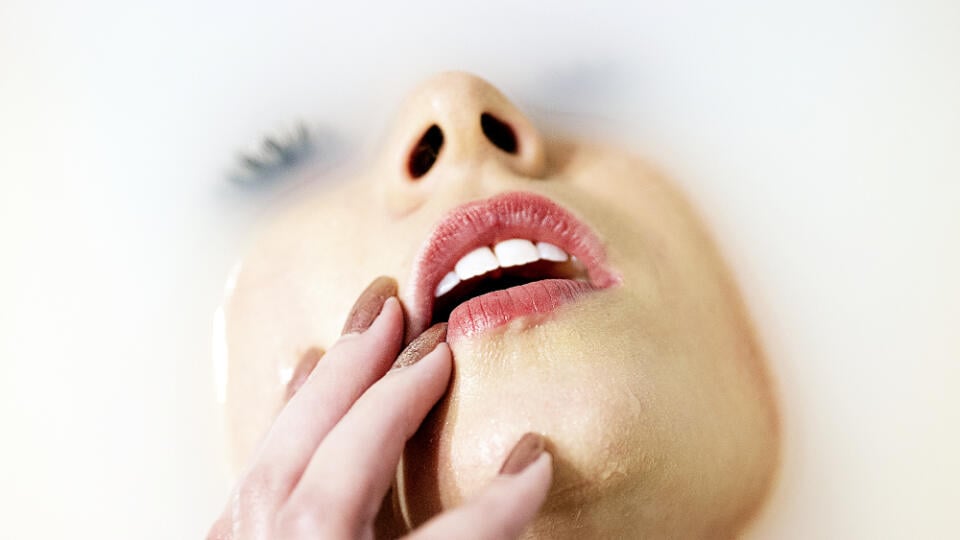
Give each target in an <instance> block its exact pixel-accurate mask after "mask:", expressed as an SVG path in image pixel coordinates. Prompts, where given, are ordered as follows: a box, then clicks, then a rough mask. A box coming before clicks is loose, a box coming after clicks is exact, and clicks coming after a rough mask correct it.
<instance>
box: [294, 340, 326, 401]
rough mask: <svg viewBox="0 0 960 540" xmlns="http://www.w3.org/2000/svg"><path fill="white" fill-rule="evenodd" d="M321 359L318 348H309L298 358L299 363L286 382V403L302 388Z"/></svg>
mask: <svg viewBox="0 0 960 540" xmlns="http://www.w3.org/2000/svg"><path fill="white" fill-rule="evenodd" d="M322 357H323V349H321V348H319V347H310V348H309V349H307V352H305V353H303V356H301V357H300V362H299V363H297V368H296V369H294V370H293V376H292V377H290V380H289V381H288V382H287V392H286V401H290V398H292V397H293V395H294V394H296V393H297V390H299V389H300V387H301V386H303V383H305V382H306V381H307V377H309V376H310V374H311V373H313V368H315V367H316V366H317V362H319V361H320V358H322Z"/></svg>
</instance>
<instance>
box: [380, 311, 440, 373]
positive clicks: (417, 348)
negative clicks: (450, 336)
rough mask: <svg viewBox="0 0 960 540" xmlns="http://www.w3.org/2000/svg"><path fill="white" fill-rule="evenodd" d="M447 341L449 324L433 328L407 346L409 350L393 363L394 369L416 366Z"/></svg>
mask: <svg viewBox="0 0 960 540" xmlns="http://www.w3.org/2000/svg"><path fill="white" fill-rule="evenodd" d="M445 339H447V323H445V322H442V323H437V324H435V325H433V326H431V327H430V328H428V329H427V330H426V332H424V333H422V334H420V335H419V336H417V338H416V339H414V340H413V341H411V342H410V344H409V345H407V348H405V349H404V350H403V352H402V353H400V356H398V357H397V361H396V362H394V363H393V369H398V368H402V367H407V366H412V365H413V364H416V363H417V362H419V361H420V359H421V358H423V357H424V356H426V355H428V354H430V351H432V350H434V349H436V348H437V345H439V344H440V343H442V342H443V340H445Z"/></svg>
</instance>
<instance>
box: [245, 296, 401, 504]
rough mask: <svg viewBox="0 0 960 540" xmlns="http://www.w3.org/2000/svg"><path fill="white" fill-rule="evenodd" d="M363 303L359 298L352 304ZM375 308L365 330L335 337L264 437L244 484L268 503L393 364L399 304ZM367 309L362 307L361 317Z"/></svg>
mask: <svg viewBox="0 0 960 540" xmlns="http://www.w3.org/2000/svg"><path fill="white" fill-rule="evenodd" d="M375 284H376V282H375ZM369 292H370V290H369V288H368V291H365V293H364V296H369V295H368V293H369ZM364 301H365V299H364V297H361V300H359V301H358V302H357V303H358V304H361V303H363V302H364ZM366 301H367V303H368V304H369V303H371V302H370V301H369V298H367V299H366ZM376 302H380V303H381V304H382V308H376V309H379V314H378V315H377V316H376V318H375V319H373V320H372V324H369V323H368V324H369V328H368V329H366V330H365V331H363V332H362V333H359V334H357V333H351V334H347V335H345V336H343V337H341V338H340V339H339V340H338V341H337V342H336V343H335V344H334V345H333V346H332V347H331V348H330V350H329V351H327V353H326V354H325V355H324V356H323V359H322V360H320V361H319V362H318V363H317V365H316V367H315V368H314V369H313V372H312V373H311V375H310V376H309V377H308V378H307V380H306V381H305V382H304V383H303V386H302V387H301V388H300V389H299V390H298V391H297V392H296V393H295V394H294V395H293V396H292V397H291V399H290V401H289V402H288V403H287V405H286V407H284V408H283V410H282V411H281V412H280V414H279V415H278V416H277V418H276V420H275V421H274V424H273V426H272V427H271V428H270V431H269V432H268V433H267V436H266V438H265V439H264V442H263V444H262V445H261V448H260V451H259V452H258V454H257V457H256V458H255V461H254V463H253V465H252V467H251V469H250V472H249V473H248V478H250V479H252V480H253V481H254V482H258V483H260V484H263V485H262V489H264V490H267V491H269V492H270V493H269V494H270V495H271V496H272V497H279V498H283V497H286V496H287V495H288V494H289V493H290V491H291V490H292V489H293V487H294V486H295V485H296V482H297V480H298V479H299V478H300V476H301V475H302V474H303V471H304V469H305V468H306V467H307V464H308V463H309V462H310V457H311V456H312V455H313V453H314V451H315V450H316V448H317V447H318V446H319V445H320V442H321V441H322V440H323V438H324V437H325V436H326V435H327V433H328V432H329V431H330V429H332V428H333V426H334V425H336V423H337V422H338V421H339V420H340V419H341V418H342V417H343V415H344V414H346V412H347V411H348V410H349V409H350V406H351V405H353V403H354V402H355V401H356V400H357V398H359V397H360V396H361V395H362V394H363V392H364V391H366V389H367V388H369V387H370V385H372V384H373V383H374V382H376V380H377V379H379V378H380V377H382V376H383V374H384V373H385V372H386V371H387V370H388V369H389V368H390V365H391V363H392V362H393V360H394V359H395V358H396V355H397V351H398V349H399V348H400V340H401V339H402V336H403V313H402V310H401V308H400V304H399V302H398V301H397V299H396V298H394V297H388V298H385V299H383V298H380V299H376V298H375V299H374V301H373V303H376ZM373 309H375V308H370V307H369V306H368V307H367V308H366V309H365V311H363V313H364V314H366V315H369V313H370V311H371V310H373Z"/></svg>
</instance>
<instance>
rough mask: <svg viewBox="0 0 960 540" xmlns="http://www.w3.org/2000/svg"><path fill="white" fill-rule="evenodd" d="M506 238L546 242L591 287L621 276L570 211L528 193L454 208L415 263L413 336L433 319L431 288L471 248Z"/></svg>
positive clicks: (611, 282) (411, 301)
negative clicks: (579, 267) (571, 261)
mask: <svg viewBox="0 0 960 540" xmlns="http://www.w3.org/2000/svg"><path fill="white" fill-rule="evenodd" d="M510 238H526V239H529V240H534V241H542V242H549V243H551V244H555V245H557V246H559V247H560V248H562V249H563V250H564V251H566V252H567V253H569V254H570V255H572V256H574V257H576V258H577V259H579V260H580V261H581V262H582V264H583V265H584V267H585V268H586V270H587V273H588V277H589V280H590V283H591V285H593V286H594V287H597V288H605V287H610V286H612V285H614V284H616V283H617V282H618V281H619V277H618V276H617V275H616V274H615V273H614V272H613V271H612V270H611V269H610V268H609V267H608V266H607V264H606V255H605V252H604V248H603V245H602V244H601V242H600V240H599V239H598V238H597V236H596V235H595V234H594V233H593V231H592V230H590V228H589V227H587V226H586V225H585V224H583V223H582V222H581V221H580V220H578V219H577V218H576V217H574V216H573V215H572V214H571V213H570V212H569V211H568V210H566V209H565V208H563V207H562V206H560V205H559V204H557V203H555V202H553V201H552V200H550V199H548V198H546V197H543V196H540V195H534V194H531V193H525V192H508V193H503V194H500V195H497V196H494V197H491V198H488V199H483V200H479V201H472V202H469V203H466V204H464V205H461V206H459V207H457V208H454V209H453V210H451V211H450V212H448V213H447V214H446V216H444V217H443V218H442V219H441V220H440V222H439V223H437V225H436V226H435V227H434V229H433V231H432V232H431V234H430V236H429V237H428V238H427V240H426V241H425V242H424V244H423V246H422V247H421V249H420V252H419V254H418V255H417V257H416V259H415V261H414V268H413V273H412V276H413V277H412V280H411V283H412V285H413V286H412V290H411V296H410V297H409V298H407V305H408V306H411V309H410V313H409V315H410V323H411V324H410V326H411V328H410V330H411V333H412V335H413V336H416V335H418V334H419V333H421V332H423V331H424V330H425V329H426V328H427V325H429V323H430V320H431V314H432V311H433V303H434V294H433V293H434V290H435V289H436V287H437V284H438V283H439V282H440V280H441V278H443V276H444V275H445V274H446V273H447V272H449V271H450V270H451V269H453V267H454V264H455V263H456V262H457V261H458V260H459V259H460V258H461V257H462V256H464V255H465V254H467V253H468V252H469V251H471V250H473V249H475V248H477V247H480V246H486V245H493V244H495V243H496V242H499V241H501V240H507V239H510Z"/></svg>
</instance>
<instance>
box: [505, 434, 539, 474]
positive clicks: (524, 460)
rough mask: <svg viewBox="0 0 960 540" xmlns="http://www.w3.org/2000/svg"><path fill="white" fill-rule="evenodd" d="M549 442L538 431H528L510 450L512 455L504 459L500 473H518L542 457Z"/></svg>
mask: <svg viewBox="0 0 960 540" xmlns="http://www.w3.org/2000/svg"><path fill="white" fill-rule="evenodd" d="M546 446H547V442H546V440H544V438H543V437H542V436H540V435H539V434H537V433H527V434H525V435H524V436H523V437H520V441H519V442H517V445H516V446H514V447H513V450H511V451H510V455H508V456H507V459H505V460H504V461H503V466H502V467H500V474H518V473H520V472H522V471H523V470H524V469H526V468H527V467H528V466H530V464H531V463H533V462H534V461H536V460H537V458H538V457H540V454H542V453H543V450H544V449H545V448H546Z"/></svg>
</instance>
